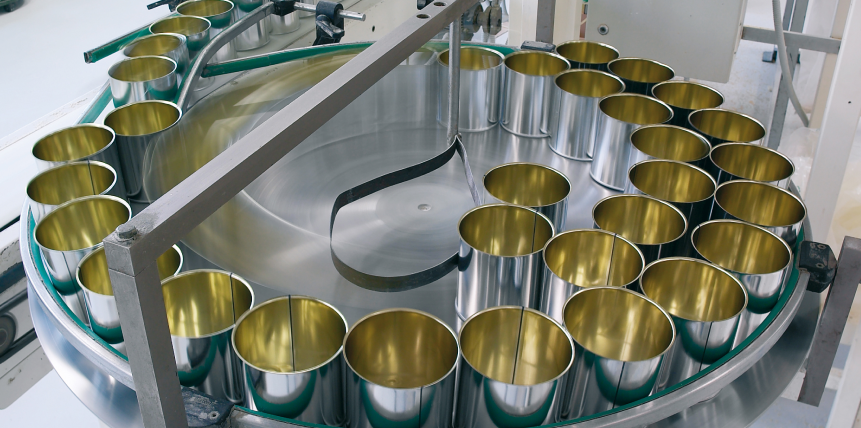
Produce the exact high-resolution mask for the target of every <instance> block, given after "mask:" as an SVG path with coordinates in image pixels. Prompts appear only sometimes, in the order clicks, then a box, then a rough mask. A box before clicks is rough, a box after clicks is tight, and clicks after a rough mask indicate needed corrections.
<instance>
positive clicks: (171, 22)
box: [150, 16, 210, 37]
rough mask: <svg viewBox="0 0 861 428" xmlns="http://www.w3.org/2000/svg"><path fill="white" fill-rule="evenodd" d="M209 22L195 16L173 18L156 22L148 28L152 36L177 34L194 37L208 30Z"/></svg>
mask: <svg viewBox="0 0 861 428" xmlns="http://www.w3.org/2000/svg"><path fill="white" fill-rule="evenodd" d="M209 26H210V24H209V21H207V20H206V19H204V18H200V17H197V16H174V17H170V18H166V19H162V20H161V21H158V22H156V23H155V24H152V25H151V26H150V31H151V32H152V33H153V34H158V33H177V34H182V35H183V36H186V37H188V36H194V35H196V34H199V33H203V32H204V31H207V30H209Z"/></svg>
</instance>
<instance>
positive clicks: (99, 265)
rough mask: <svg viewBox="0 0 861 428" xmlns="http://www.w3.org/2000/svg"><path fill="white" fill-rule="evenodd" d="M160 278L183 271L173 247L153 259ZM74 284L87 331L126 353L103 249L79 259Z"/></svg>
mask: <svg viewBox="0 0 861 428" xmlns="http://www.w3.org/2000/svg"><path fill="white" fill-rule="evenodd" d="M156 264H157V266H158V273H159V277H160V278H161V279H162V280H164V279H166V278H169V277H171V276H173V275H176V274H178V273H179V271H180V269H182V251H180V250H179V247H177V246H176V245H174V246H173V248H171V249H170V250H168V251H167V252H166V253H164V254H162V255H161V256H159V257H158V259H156ZM75 280H76V282H77V283H78V286H79V287H80V288H81V291H82V292H83V295H84V304H85V306H84V309H86V312H87V319H88V320H89V321H90V328H92V329H93V332H95V333H96V334H97V335H98V336H99V337H101V338H102V339H103V340H104V341H105V342H107V343H109V344H110V345H112V346H113V347H114V349H116V350H117V351H119V352H122V353H123V354H125V353H126V351H125V345H124V344H123V332H122V330H121V329H120V315H119V313H118V312H117V301H116V299H115V298H114V290H113V287H112V286H111V280H110V278H108V261H107V260H106V259H105V248H104V246H100V247H99V248H98V249H97V250H95V251H93V252H91V253H90V254H88V255H87V256H86V257H84V258H83V259H81V262H80V263H79V264H78V267H77V269H76V270H75Z"/></svg>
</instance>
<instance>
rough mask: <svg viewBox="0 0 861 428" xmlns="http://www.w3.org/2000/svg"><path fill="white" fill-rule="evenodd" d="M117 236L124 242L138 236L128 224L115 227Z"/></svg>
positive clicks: (134, 229)
mask: <svg viewBox="0 0 861 428" xmlns="http://www.w3.org/2000/svg"><path fill="white" fill-rule="evenodd" d="M117 236H118V237H119V238H120V239H122V240H124V241H125V240H129V239H133V238H134V237H135V236H138V230H137V228H136V227H134V226H132V225H130V224H128V223H123V224H121V225H119V226H117Z"/></svg>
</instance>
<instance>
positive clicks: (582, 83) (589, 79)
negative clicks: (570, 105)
mask: <svg viewBox="0 0 861 428" xmlns="http://www.w3.org/2000/svg"><path fill="white" fill-rule="evenodd" d="M556 86H558V87H559V89H562V90H563V91H565V92H568V93H569V94H572V95H577V96H579V97H591V98H602V97H606V96H608V95H613V94H618V93H620V92H622V90H624V89H625V84H624V83H622V81H621V80H619V79H618V78H616V77H613V76H612V75H611V74H609V73H604V72H603V71H597V70H588V69H580V70H571V71H567V72H565V73H562V74H560V75H559V77H557V78H556Z"/></svg>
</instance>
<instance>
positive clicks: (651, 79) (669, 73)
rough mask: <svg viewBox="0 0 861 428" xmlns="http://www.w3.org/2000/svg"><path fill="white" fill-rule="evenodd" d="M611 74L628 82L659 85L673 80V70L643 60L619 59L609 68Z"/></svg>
mask: <svg viewBox="0 0 861 428" xmlns="http://www.w3.org/2000/svg"><path fill="white" fill-rule="evenodd" d="M607 67H608V68H609V69H610V72H611V73H613V74H615V75H617V76H619V77H621V78H623V79H627V80H631V81H634V82H640V83H659V82H664V81H667V80H670V79H672V78H673V77H674V76H675V75H676V73H675V72H674V71H673V69H672V68H670V67H667V66H666V65H664V64H661V63H659V62H657V61H652V60H649V59H642V58H619V59H617V60H615V61H613V62H611V63H610V64H609V65H608V66H607Z"/></svg>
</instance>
